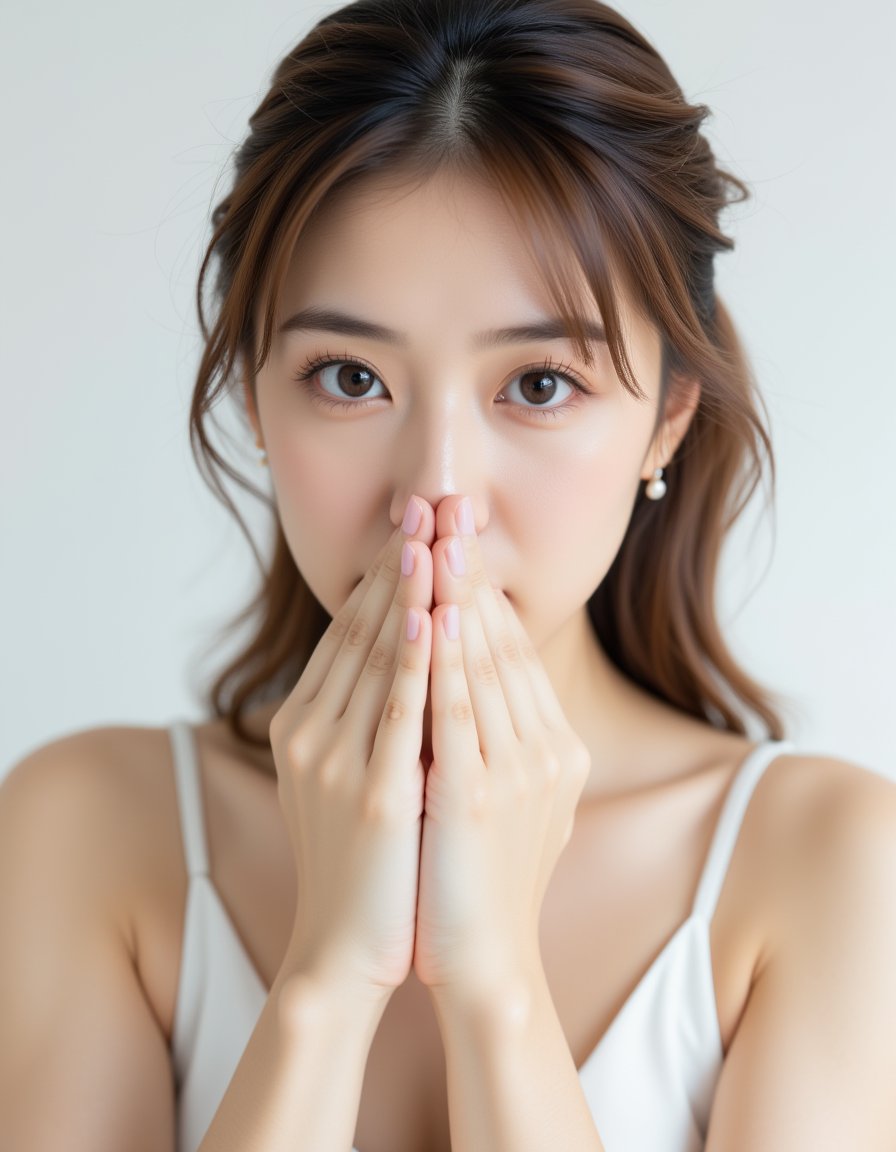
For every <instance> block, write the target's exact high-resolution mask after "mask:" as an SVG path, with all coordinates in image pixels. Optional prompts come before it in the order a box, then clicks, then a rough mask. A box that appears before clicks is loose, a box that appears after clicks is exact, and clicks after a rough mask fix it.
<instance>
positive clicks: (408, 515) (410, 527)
mask: <svg viewBox="0 0 896 1152" xmlns="http://www.w3.org/2000/svg"><path fill="white" fill-rule="evenodd" d="M422 519H423V511H422V509H421V508H420V505H419V504H418V503H417V501H416V500H415V499H414V498H413V496H412V497H411V498H410V500H408V506H407V508H405V511H404V520H402V522H401V530H402V532H404V534H405V536H413V535H414V533H415V532H416V531H417V530H418V529H419V527H420V522H421V520H422Z"/></svg>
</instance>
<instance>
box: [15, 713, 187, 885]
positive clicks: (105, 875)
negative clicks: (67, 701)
mask: <svg viewBox="0 0 896 1152" xmlns="http://www.w3.org/2000/svg"><path fill="white" fill-rule="evenodd" d="M0 797H2V799H0V821H2V822H4V823H5V824H6V825H8V827H7V828H5V829H4V831H5V832H7V833H8V834H9V835H11V836H12V837H14V838H15V839H16V841H17V842H18V843H19V851H21V852H22V853H23V854H24V855H25V856H26V857H27V858H29V859H33V861H34V862H35V863H39V861H46V863H47V866H53V865H54V863H55V864H61V863H62V862H63V861H64V862H65V865H66V868H67V869H68V870H72V871H74V872H75V873H77V874H78V875H79V878H80V881H81V882H82V883H83V882H84V881H85V880H87V879H88V877H89V878H92V880H93V881H94V882H95V884H96V885H98V886H100V887H102V888H103V889H104V890H105V891H106V893H107V894H108V895H110V896H111V895H112V892H113V890H114V888H115V887H116V885H117V884H118V886H122V885H123V884H124V883H127V884H130V883H131V882H132V881H133V879H134V876H135V874H136V872H137V871H139V869H140V868H141V866H149V865H150V863H152V865H153V867H157V866H158V864H159V863H160V862H161V861H163V860H167V859H168V858H170V856H171V853H170V852H167V851H165V850H164V849H165V848H167V847H169V846H170V847H173V848H174V850H175V860H174V867H173V869H172V871H173V872H175V873H176V871H177V865H179V864H181V861H180V860H178V859H177V858H176V857H177V843H178V842H177V839H176V837H172V835H171V833H172V831H176V828H174V829H172V828H171V823H172V822H171V815H172V812H173V811H174V809H173V807H172V806H173V805H174V804H176V795H175V786H174V781H173V774H172V767H171V751H170V746H169V739H168V734H167V732H166V731H165V730H164V729H156V728H139V727H107V728H92V729H86V730H83V731H80V732H75V733H72V734H69V735H65V736H62V737H59V738H58V739H55V740H52V741H50V742H49V743H47V744H44V745H42V746H41V747H39V748H37V749H35V750H34V751H33V752H31V753H29V754H28V755H27V756H26V757H25V758H24V759H23V760H21V761H20V762H19V763H18V764H16V765H15V766H14V767H13V768H12V770H11V771H10V772H9V774H8V775H7V776H6V778H5V779H4V781H3V785H2V789H0ZM153 845H155V847H154V849H153V847H152V846H153ZM116 874H117V877H116Z"/></svg>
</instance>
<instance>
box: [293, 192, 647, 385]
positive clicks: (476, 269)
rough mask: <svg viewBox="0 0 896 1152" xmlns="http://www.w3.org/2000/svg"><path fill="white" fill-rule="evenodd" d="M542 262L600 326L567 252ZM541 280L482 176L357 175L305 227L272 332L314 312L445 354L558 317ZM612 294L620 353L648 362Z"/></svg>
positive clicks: (522, 236)
mask: <svg viewBox="0 0 896 1152" xmlns="http://www.w3.org/2000/svg"><path fill="white" fill-rule="evenodd" d="M549 255H550V258H551V259H554V260H556V259H560V260H563V261H565V268H566V269H567V271H568V273H570V274H571V280H572V283H573V286H574V288H573V290H574V291H575V293H576V296H575V300H574V301H573V303H574V306H575V310H576V311H577V312H578V313H579V314H580V315H582V316H583V317H584V318H585V319H587V320H589V321H592V322H594V323H595V324H601V323H602V317H601V316H600V313H599V309H598V308H597V305H596V303H595V300H594V297H593V294H592V292H591V291H590V289H589V287H588V284H587V281H586V278H585V275H584V273H583V271H582V269H581V267H580V266H579V264H578V262H577V260H576V259H575V257H574V256H573V255H572V253H571V252H570V251H567V252H565V253H564V252H560V253H558V252H557V251H556V250H552V252H551V253H550V254H549ZM548 283H549V282H548V278H547V277H546V274H545V271H544V267H543V262H542V263H540V262H539V258H538V253H537V252H536V251H535V250H534V246H533V242H532V239H531V237H530V236H527V235H526V233H525V232H524V230H523V228H522V226H521V225H520V223H519V221H518V219H517V217H516V216H515V214H514V212H513V211H512V210H511V209H510V208H509V207H508V205H507V203H506V202H505V201H504V199H503V198H502V196H501V195H500V193H499V192H497V191H496V190H495V189H494V188H493V187H491V186H490V185H489V184H488V183H487V182H486V181H485V180H484V179H481V178H477V177H475V176H469V175H466V174H464V175H461V174H459V173H457V172H453V171H451V170H447V169H446V170H440V171H438V172H436V173H435V174H433V175H431V176H428V177H427V178H426V179H420V178H411V177H408V176H404V177H402V175H401V174H396V173H389V174H384V175H376V176H366V177H364V178H363V179H361V180H358V181H357V182H355V183H352V184H349V185H347V186H345V187H343V188H341V189H339V190H338V191H336V192H335V193H333V194H331V195H330V196H329V197H328V198H327V199H326V200H325V201H324V202H322V203H321V204H320V205H319V206H318V208H317V210H316V211H315V212H314V214H313V215H312V217H311V218H310V220H309V222H308V224H307V225H306V226H305V228H304V229H303V231H302V233H301V235H300V236H299V239H298V241H297V242H296V245H295V247H294V249H293V252H292V254H291V258H290V261H289V265H288V268H287V272H286V277H285V280H284V284H283V288H282V291H281V293H280V295H279V297H278V299H277V301H276V302H275V330H276V326H278V325H279V323H281V322H282V321H283V320H284V319H285V318H286V317H287V316H289V315H290V314H292V313H293V312H295V311H298V310H300V309H302V308H305V307H308V306H309V305H315V306H322V307H325V308H326V307H330V308H333V309H339V310H341V311H343V312H347V313H353V314H356V315H359V316H363V317H365V318H367V319H370V320H372V321H374V322H379V323H380V324H383V325H385V326H390V327H393V328H398V329H400V330H402V331H405V332H409V333H411V334H414V333H419V334H420V336H421V339H423V338H424V337H425V338H427V340H428V341H429V343H430V346H432V341H433V340H435V341H436V342H439V341H440V340H441V341H442V342H443V343H444V345H445V348H446V350H447V347H448V346H449V345H450V346H451V347H455V346H456V342H457V341H458V340H464V339H465V336H467V335H472V333H474V332H480V331H483V330H486V329H491V328H500V327H502V326H505V325H506V326H513V325H519V324H521V323H524V322H533V321H538V320H544V319H547V318H553V317H557V316H558V315H559V314H560V309H559V308H558V307H557V304H556V302H555V300H554V299H553V298H552V295H551V292H550V289H549V287H548ZM613 296H614V299H615V301H616V304H617V307H618V309H619V317H618V318H619V321H620V324H621V330H622V337H623V340H624V342H625V344H626V346H627V348H628V349H629V350H630V352H631V353H633V354H634V356H635V358H638V347H639V346H640V347H641V349H642V350H649V351H650V359H651V360H653V359H654V353H658V345H659V339H658V334H657V333H656V331H655V329H654V327H653V326H652V325H651V324H650V323H649V322H648V321H647V320H646V319H644V318H643V317H641V316H639V315H638V314H637V312H636V310H635V309H634V308H632V307H631V305H630V297H629V296H628V295H627V294H626V293H625V292H624V291H623V290H622V289H621V288H619V287H618V284H614V286H613ZM452 342H453V343H452ZM653 345H656V348H653ZM440 350H442V349H441V347H440ZM652 374H653V373H652V372H649V373H648V376H650V375H652Z"/></svg>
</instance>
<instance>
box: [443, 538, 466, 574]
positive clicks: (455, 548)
mask: <svg viewBox="0 0 896 1152" xmlns="http://www.w3.org/2000/svg"><path fill="white" fill-rule="evenodd" d="M445 553H446V555H447V557H448V567H449V568H450V569H451V574H452V576H463V575H464V574H465V573H466V571H467V563H466V561H465V560H464V546H463V544H461V542H460V540H458V538H457V537H456V536H452V537H451V539H450V540H449V541H448V547H447V548H446V549H445Z"/></svg>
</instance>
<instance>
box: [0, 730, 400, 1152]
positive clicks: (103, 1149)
mask: <svg viewBox="0 0 896 1152" xmlns="http://www.w3.org/2000/svg"><path fill="white" fill-rule="evenodd" d="M127 789H128V782H127V780H125V779H123V776H122V770H121V765H120V764H118V763H114V762H112V763H110V758H109V751H108V747H107V746H106V745H104V744H103V743H102V742H101V741H97V740H96V739H95V737H94V735H93V734H92V733H80V734H78V735H76V736H73V737H69V738H66V739H64V740H61V741H58V742H56V743H55V744H52V745H48V746H46V747H45V748H42V749H40V750H39V751H37V752H35V753H34V754H33V755H31V756H29V757H28V758H27V760H25V761H22V762H21V763H20V764H19V765H17V767H16V768H15V769H13V771H12V772H11V773H10V774H9V776H8V777H7V778H6V780H4V782H3V786H2V788H0V1022H2V1023H0V1118H2V1119H0V1144H2V1146H3V1147H4V1148H6V1147H9V1148H11V1149H23V1150H24V1149H27V1150H28V1152H120V1150H121V1149H123V1148H127V1149H128V1152H174V1149H175V1132H176V1124H175V1093H174V1082H173V1075H172V1069H171V1063H170V1054H169V1049H168V1041H167V1038H166V1036H165V1035H164V1033H163V1031H162V1028H161V1027H160V1025H159V1022H158V1020H157V1018H156V1016H155V1014H154V1012H153V1010H152V1008H151V1006H150V1002H149V1000H148V998H147V995H146V992H145V990H144V988H143V985H142V983H141V981H140V978H139V975H138V971H137V963H136V948H135V945H134V935H133V928H132V923H131V913H132V911H133V909H132V907H131V906H130V904H129V903H128V901H129V900H131V897H132V893H133V890H134V888H135V885H136V882H135V880H134V870H133V867H132V865H131V863H130V862H129V851H130V848H129V845H132V844H133V843H134V841H135V839H136V835H135V830H134V829H129V828H128V826H127V815H126V806H127V803H128V801H127V800H125V802H124V804H125V807H123V806H122V803H121V795H122V793H123V792H124V793H126V792H127ZM116 795H117V796H118V798H119V799H118V800H116V799H115V796H116ZM122 893H124V895H122ZM387 1001H388V996H387V995H383V994H373V993H371V992H368V991H367V990H365V991H364V992H363V993H361V992H359V993H358V995H357V996H352V995H350V994H348V993H347V992H346V989H345V987H344V986H343V987H341V988H340V989H339V990H338V994H337V993H336V992H335V991H333V992H331V991H330V989H329V987H328V986H327V985H326V984H324V983H323V982H321V981H315V982H311V981H308V980H305V979H303V978H302V977H301V975H299V974H298V972H297V970H296V969H295V967H291V966H290V964H289V957H287V962H285V963H284V965H283V968H282V969H281V973H280V975H279V976H278V978H277V980H276V981H275V984H274V987H273V988H272V990H271V993H270V995H269V997H268V1001H267V1004H266V1006H265V1008H264V1010H263V1012H262V1015H261V1018H260V1020H259V1023H258V1026H257V1027H256V1029H255V1031H254V1033H253V1035H252V1037H251V1039H250V1042H249V1045H248V1046H247V1049H246V1051H245V1053H244V1055H243V1057H242V1059H241V1061H240V1064H239V1066H238V1068H237V1070H236V1073H235V1074H234V1077H233V1079H232V1080H231V1083H230V1085H229V1087H228V1090H227V1092H226V1093H225V1095H224V1098H223V1100H222V1103H221V1105H220V1107H219V1109H218V1111H217V1113H216V1115H215V1118H214V1121H213V1123H212V1125H211V1127H210V1129H209V1132H208V1133H207V1134H206V1137H205V1139H204V1140H203V1142H202V1144H201V1149H202V1152H220V1150H221V1149H239V1150H240V1152H279V1150H280V1149H289V1152H301V1150H302V1149H312V1148H313V1149H315V1152H317V1150H318V1149H321V1150H323V1152H325V1150H327V1149H333V1150H334V1152H336V1150H338V1152H347V1150H348V1149H349V1148H350V1147H351V1144H352V1138H353V1135H354V1126H355V1121H356V1116H357V1111H358V1102H359V1100H360V1094H361V1085H362V1081H363V1074H364V1068H365V1065H366V1061H367V1053H368V1049H369V1047H370V1043H371V1041H372V1037H373V1034H374V1032H375V1030H376V1025H377V1023H378V1021H379V1018H380V1016H381V1014H382V1011H383V1010H384V1008H385V1005H386V1003H387ZM287 1083H288V1084H289V1091H288V1092H287V1091H286V1089H285V1086H286V1085H287Z"/></svg>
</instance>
